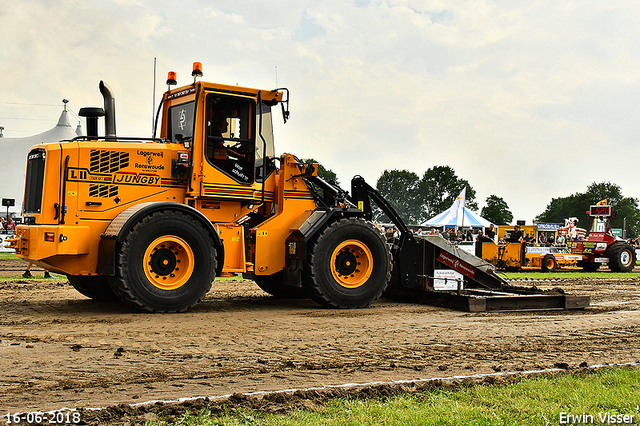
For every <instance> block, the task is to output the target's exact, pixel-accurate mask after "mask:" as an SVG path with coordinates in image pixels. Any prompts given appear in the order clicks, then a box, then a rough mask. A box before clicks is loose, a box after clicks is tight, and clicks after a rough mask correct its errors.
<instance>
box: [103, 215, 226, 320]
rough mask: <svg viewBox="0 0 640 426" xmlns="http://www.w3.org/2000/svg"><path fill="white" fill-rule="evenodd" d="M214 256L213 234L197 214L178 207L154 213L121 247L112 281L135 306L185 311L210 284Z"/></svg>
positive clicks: (201, 295) (121, 297)
mask: <svg viewBox="0 0 640 426" xmlns="http://www.w3.org/2000/svg"><path fill="white" fill-rule="evenodd" d="M215 255H216V250H215V248H214V246H213V244H212V238H211V236H210V235H209V233H208V232H207V230H206V229H205V228H204V227H203V226H202V225H201V224H200V223H199V222H198V221H197V220H196V219H194V218H193V217H191V216H189V215H188V214H185V213H182V212H177V211H162V212H157V213H153V214H151V215H149V216H147V217H145V218H143V219H142V220H140V222H138V223H137V224H135V225H134V226H133V228H132V229H131V232H129V234H128V235H127V236H126V238H125V239H124V241H123V242H122V244H120V246H119V247H118V250H117V259H116V261H117V266H116V276H115V277H114V278H113V280H112V281H111V286H112V288H113V289H114V291H115V292H116V294H117V295H118V297H119V298H120V299H121V300H122V301H123V302H125V303H127V304H128V305H130V306H132V307H134V308H136V309H139V310H143V311H147V312H181V311H185V310H187V309H189V308H190V307H192V306H193V305H195V304H196V303H198V302H199V301H200V300H202V298H204V296H205V294H206V293H207V292H208V291H209V289H210V288H211V282H212V281H213V279H214V277H215V269H216V257H215Z"/></svg>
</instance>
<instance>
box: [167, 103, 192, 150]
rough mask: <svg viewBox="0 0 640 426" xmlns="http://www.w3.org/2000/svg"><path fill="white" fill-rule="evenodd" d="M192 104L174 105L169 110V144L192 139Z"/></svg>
mask: <svg viewBox="0 0 640 426" xmlns="http://www.w3.org/2000/svg"><path fill="white" fill-rule="evenodd" d="M193 105H194V103H193V102H187V103H184V104H180V105H174V106H172V107H170V108H169V129H168V132H167V134H168V135H169V139H170V140H171V142H174V143H175V142H182V141H184V140H185V139H191V138H192V137H193Z"/></svg>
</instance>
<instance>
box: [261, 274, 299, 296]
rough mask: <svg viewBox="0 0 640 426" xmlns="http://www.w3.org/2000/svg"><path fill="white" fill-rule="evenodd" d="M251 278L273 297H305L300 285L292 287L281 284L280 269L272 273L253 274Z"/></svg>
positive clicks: (281, 275) (282, 277) (282, 275)
mask: <svg viewBox="0 0 640 426" xmlns="http://www.w3.org/2000/svg"><path fill="white" fill-rule="evenodd" d="M252 279H253V281H255V283H256V284H257V285H258V287H260V288H261V289H262V290H263V291H264V292H265V293H269V294H270V295H272V296H273V297H275V298H278V299H304V298H305V294H304V289H303V288H302V287H292V286H287V285H283V284H282V281H283V280H284V273H283V272H282V271H280V272H276V273H275V274H273V275H255V276H253V277H252Z"/></svg>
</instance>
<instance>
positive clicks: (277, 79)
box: [276, 65, 280, 87]
mask: <svg viewBox="0 0 640 426" xmlns="http://www.w3.org/2000/svg"><path fill="white" fill-rule="evenodd" d="M276 87H280V86H279V85H278V66H277V65H276Z"/></svg>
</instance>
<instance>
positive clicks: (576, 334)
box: [0, 261, 640, 424]
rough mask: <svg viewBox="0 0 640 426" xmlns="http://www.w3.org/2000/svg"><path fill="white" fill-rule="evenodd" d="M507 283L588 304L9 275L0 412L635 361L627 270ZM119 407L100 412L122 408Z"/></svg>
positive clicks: (2, 303) (1, 330) (639, 334)
mask: <svg viewBox="0 0 640 426" xmlns="http://www.w3.org/2000/svg"><path fill="white" fill-rule="evenodd" d="M0 270H4V271H5V272H4V273H3V274H4V275H7V274H13V275H15V274H18V273H21V272H22V271H24V264H23V263H21V262H18V261H4V262H0ZM34 273H35V274H39V275H40V276H41V274H42V270H38V269H34ZM517 284H518V285H521V286H531V285H533V284H535V285H537V286H538V287H539V288H542V289H545V288H549V289H550V288H553V287H560V288H562V289H564V291H566V292H568V293H572V294H576V295H589V296H591V306H590V307H589V308H587V309H586V310H582V311H566V312H559V311H552V312H504V313H480V314H477V313H465V312H458V311H452V310H448V309H444V308H438V307H431V306H427V305H423V304H417V303H399V302H395V301H391V300H386V299H381V300H379V301H378V302H376V303H374V304H373V305H372V306H371V307H370V308H367V309H358V310H332V309H324V308H321V307H319V306H318V305H316V304H314V303H313V302H311V301H309V300H278V299H274V298H272V297H270V296H269V295H267V294H266V293H264V292H262V291H261V290H260V289H259V288H258V287H257V286H255V284H254V283H253V282H251V281H216V282H214V285H213V288H212V290H211V292H210V293H209V294H208V295H207V297H206V299H205V300H204V302H203V303H201V304H199V305H197V306H196V307H194V308H193V309H191V310H189V311H188V312H186V313H180V314H166V315H161V314H143V313H131V312H129V311H127V310H125V309H123V308H122V307H120V306H119V305H105V304H98V303H95V302H92V301H91V300H89V299H87V298H86V297H84V296H82V295H80V294H79V293H77V292H76V291H75V290H74V289H73V288H72V287H71V286H70V285H69V284H68V283H67V282H66V280H65V279H64V278H61V279H60V280H57V281H44V280H35V281H33V280H16V281H14V282H8V283H4V284H0V374H1V375H2V380H0V412H1V414H2V415H4V414H5V413H7V412H15V411H23V412H24V411H35V410H37V411H48V410H55V409H60V408H62V407H71V408H74V407H107V406H115V405H117V404H135V403H139V402H143V401H148V400H156V399H161V400H172V399H176V398H180V397H191V396H208V395H225V394H232V393H241V392H252V391H268V390H278V389H289V388H307V387H314V386H322V385H334V384H343V383H352V382H358V383H365V382H372V381H391V380H400V379H422V378H432V377H448V376H454V375H470V374H475V373H493V372H496V371H526V370H531V369H544V368H552V367H554V366H561V367H563V368H567V367H569V368H572V367H577V366H579V365H583V366H584V365H593V364H604V363H627V362H638V361H639V360H640V280H637V279H635V280H632V279H610V280H607V279H591V280H586V279H581V280H577V279H572V278H571V273H567V278H566V279H562V280H555V281H539V282H535V283H534V282H533V281H526V282H518V283H517ZM299 399H300V398H299ZM302 399H305V398H302ZM284 403H285V404H286V401H284ZM303 406H304V404H303ZM122 407H124V406H120V407H119V408H113V407H112V409H110V410H105V411H102V412H101V413H102V414H100V415H102V416H103V418H102V419H101V420H100V423H102V424H105V423H110V422H117V421H122V419H123V417H122V416H123V415H124V414H123V413H124V412H126V411H127V410H126V409H125V410H124V411H123V408H122ZM196 408H197V407H196ZM129 411H130V410H129ZM138 414H139V413H138ZM83 415H84V416H85V418H84V420H85V421H87V422H88V423H92V422H94V421H96V418H99V416H100V415H98V414H96V412H86V413H84V414H83ZM149 416H151V418H155V414H153V413H146V414H144V415H142V414H140V416H139V417H137V419H138V420H139V421H143V420H144V419H145V418H149ZM125 417H126V416H125ZM0 422H2V420H0Z"/></svg>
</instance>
